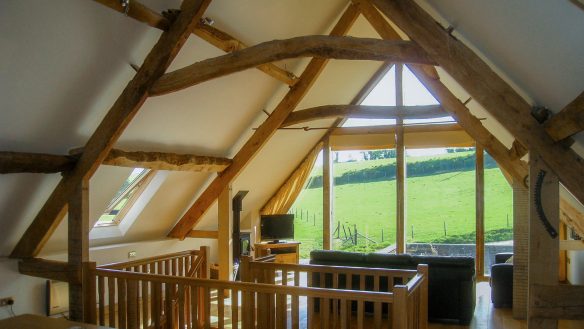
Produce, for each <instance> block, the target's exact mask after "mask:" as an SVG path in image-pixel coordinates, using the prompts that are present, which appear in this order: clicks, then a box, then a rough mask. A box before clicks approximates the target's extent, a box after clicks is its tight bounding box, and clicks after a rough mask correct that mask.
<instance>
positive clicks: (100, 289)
mask: <svg viewBox="0 0 584 329" xmlns="http://www.w3.org/2000/svg"><path fill="white" fill-rule="evenodd" d="M97 293H98V299H99V302H98V303H99V325H100V326H105V282H104V278H103V276H98V277H97Z"/></svg>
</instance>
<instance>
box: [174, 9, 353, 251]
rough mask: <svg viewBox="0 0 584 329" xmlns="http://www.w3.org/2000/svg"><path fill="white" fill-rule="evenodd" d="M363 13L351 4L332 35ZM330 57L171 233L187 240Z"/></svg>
mask: <svg viewBox="0 0 584 329" xmlns="http://www.w3.org/2000/svg"><path fill="white" fill-rule="evenodd" d="M358 16H359V12H358V11H357V9H356V8H355V6H354V5H352V4H351V5H349V7H348V8H347V10H345V12H344V13H343V15H342V16H341V18H340V19H339V21H338V22H337V24H336V26H335V27H334V28H333V30H332V31H331V33H330V35H335V36H339V35H345V34H346V33H347V32H348V31H349V29H350V28H351V26H353V23H354V22H355V20H356V19H357V17H358ZM327 62H328V60H327V59H325V58H313V59H312V60H311V61H310V63H308V65H307V67H306V69H304V72H303V73H302V75H301V76H300V78H299V80H298V82H297V83H296V84H295V85H294V87H292V88H290V90H289V91H288V93H287V94H286V96H284V98H283V99H282V100H281V101H280V103H279V104H278V105H277V106H276V108H275V109H274V111H273V112H272V114H271V115H270V116H269V117H268V118H267V119H266V121H264V122H263V123H262V124H261V125H260V127H259V128H258V129H257V130H256V131H255V132H254V133H253V135H252V136H251V137H250V139H249V140H248V141H247V142H246V143H245V144H244V145H243V146H242V147H241V149H240V150H239V151H238V152H237V154H236V155H235V157H234V158H233V163H232V164H231V165H230V166H229V167H227V169H225V170H224V171H223V172H222V173H221V175H219V176H217V177H216V178H215V179H214V180H213V181H212V182H211V184H210V185H209V186H208V187H207V188H206V189H205V190H204V191H203V193H202V194H201V195H200V196H199V198H198V199H197V200H196V201H195V203H194V204H193V205H192V206H191V207H190V208H189V209H188V210H187V211H186V212H185V214H184V215H183V216H182V217H181V219H180V220H179V221H178V222H177V223H176V224H175V226H174V227H173V228H172V230H171V231H170V232H169V234H168V236H169V237H173V238H180V239H184V238H185V237H186V236H187V234H188V233H189V231H191V229H192V228H193V227H194V226H195V225H196V224H197V223H198V222H199V221H200V219H201V217H202V216H203V214H204V213H205V212H206V211H207V209H209V207H210V206H211V205H212V204H213V202H215V200H217V198H218V197H219V194H220V193H221V192H222V191H223V190H224V189H225V187H227V185H228V184H229V183H230V182H231V181H232V180H233V179H235V178H236V177H237V176H238V175H239V174H240V173H241V171H242V170H243V169H244V168H245V166H246V165H247V164H248V163H249V162H250V161H251V160H252V159H253V158H254V156H255V155H256V154H257V153H258V152H259V151H260V149H261V148H262V147H263V146H264V145H265V144H266V143H267V141H268V140H269V139H270V137H271V136H272V135H273V134H274V133H275V132H276V131H277V130H278V128H279V127H280V126H281V125H282V123H283V122H284V120H285V119H286V117H287V116H288V114H290V112H292V111H293V110H294V108H295V107H296V106H297V105H298V103H300V101H301V100H302V99H303V98H304V96H305V95H306V94H307V93H308V90H309V89H310V87H312V85H313V84H314V82H315V81H316V79H317V78H318V76H319V75H320V73H321V72H322V70H323V69H324V67H325V66H326V64H327Z"/></svg>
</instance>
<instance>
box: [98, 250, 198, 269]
mask: <svg viewBox="0 0 584 329" xmlns="http://www.w3.org/2000/svg"><path fill="white" fill-rule="evenodd" d="M201 255H204V253H202V252H201V251H200V250H186V251H180V252H175V253H172V254H166V255H159V256H153V257H148V258H142V259H137V260H133V261H129V262H117V263H110V264H105V265H100V266H98V268H101V269H121V268H128V267H135V266H140V265H147V264H151V263H155V262H159V261H163V260H167V259H173V258H179V257H185V256H201Z"/></svg>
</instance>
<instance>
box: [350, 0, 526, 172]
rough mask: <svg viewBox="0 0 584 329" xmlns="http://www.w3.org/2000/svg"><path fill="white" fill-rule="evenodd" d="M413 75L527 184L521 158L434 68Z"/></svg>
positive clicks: (366, 10) (379, 22) (383, 29)
mask: <svg viewBox="0 0 584 329" xmlns="http://www.w3.org/2000/svg"><path fill="white" fill-rule="evenodd" d="M355 1H356V2H359V8H360V10H361V11H362V12H363V14H364V16H365V17H366V18H367V19H368V20H369V23H370V24H371V25H372V26H373V28H374V29H375V31H377V33H379V35H380V36H381V37H382V38H383V39H388V40H397V39H400V38H401V37H400V35H399V34H398V33H397V32H396V31H395V30H394V29H393V28H392V27H391V25H389V23H388V22H387V21H386V20H385V19H384V18H383V16H381V14H380V13H379V12H378V11H377V9H376V8H375V7H373V6H371V4H370V3H369V2H368V1H369V0H355ZM408 67H409V68H410V70H411V71H412V73H414V75H415V76H416V77H417V78H418V79H419V80H420V82H421V83H422V84H423V85H424V86H425V87H426V88H427V89H428V91H429V92H430V93H431V94H432V95H433V96H434V97H435V98H436V99H437V100H438V101H439V102H440V104H441V105H442V106H443V108H444V110H446V111H447V112H448V113H450V114H451V115H452V116H453V117H454V119H455V120H456V121H457V122H458V123H459V124H460V126H461V127H463V128H464V129H465V130H466V132H467V133H468V134H469V135H470V136H471V137H472V138H474V139H475V140H476V141H477V142H478V143H479V144H481V145H482V146H483V147H484V148H485V149H486V150H487V152H489V154H490V155H491V156H492V157H493V158H494V159H495V160H496V161H497V162H498V163H499V165H500V166H501V167H502V168H503V169H504V170H505V171H506V172H507V173H509V174H510V175H511V176H512V177H514V178H515V179H517V181H519V182H523V181H525V177H526V176H527V166H526V164H525V163H523V162H521V161H520V160H519V159H512V158H510V157H509V150H508V149H507V147H505V145H503V144H502V143H501V142H500V141H499V140H498V139H497V138H496V137H494V136H493V135H492V134H491V133H490V132H489V131H488V130H487V128H485V127H484V126H483V124H482V123H481V121H480V120H479V119H477V118H476V117H475V116H474V115H472V114H471V113H470V111H469V110H468V108H467V107H466V106H465V105H464V104H463V103H462V102H461V101H460V100H459V99H458V98H456V96H455V95H454V94H453V93H452V92H451V91H450V90H449V89H448V88H447V87H446V86H445V85H444V84H443V83H442V82H441V81H440V77H439V76H438V75H437V74H434V73H435V72H433V70H432V69H429V68H428V66H424V65H408Z"/></svg>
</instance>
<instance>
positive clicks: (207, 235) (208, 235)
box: [187, 230, 219, 239]
mask: <svg viewBox="0 0 584 329" xmlns="http://www.w3.org/2000/svg"><path fill="white" fill-rule="evenodd" d="M187 238H199V239H218V238H219V232H218V231H202V230H191V231H189V233H188V234H187Z"/></svg>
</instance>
